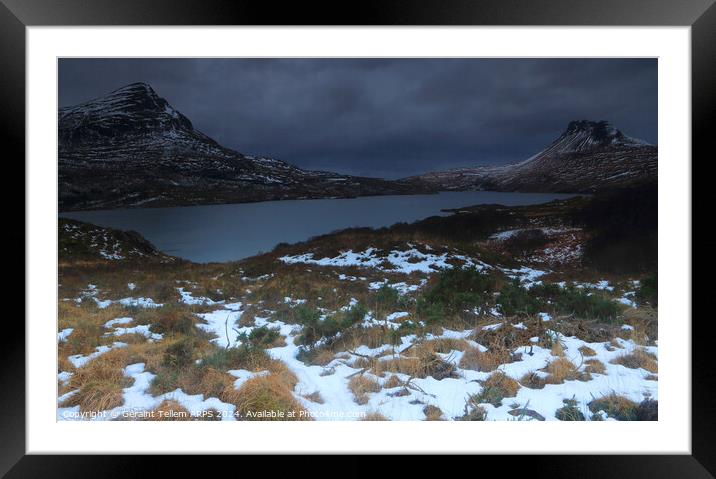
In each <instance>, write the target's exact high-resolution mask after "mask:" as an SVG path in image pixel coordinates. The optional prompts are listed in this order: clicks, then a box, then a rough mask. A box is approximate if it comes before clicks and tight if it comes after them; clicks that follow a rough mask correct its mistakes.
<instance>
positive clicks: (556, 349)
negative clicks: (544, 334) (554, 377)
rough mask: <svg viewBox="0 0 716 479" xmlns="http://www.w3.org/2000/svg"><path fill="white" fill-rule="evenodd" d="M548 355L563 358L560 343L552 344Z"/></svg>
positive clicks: (562, 348) (562, 349)
mask: <svg viewBox="0 0 716 479" xmlns="http://www.w3.org/2000/svg"><path fill="white" fill-rule="evenodd" d="M550 354H552V356H557V357H564V347H562V343H561V342H560V341H555V342H554V343H552V349H551V351H550Z"/></svg>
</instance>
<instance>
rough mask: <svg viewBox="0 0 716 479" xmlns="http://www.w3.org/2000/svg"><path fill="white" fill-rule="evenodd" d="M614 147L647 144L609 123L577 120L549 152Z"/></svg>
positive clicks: (569, 125) (570, 123)
mask: <svg viewBox="0 0 716 479" xmlns="http://www.w3.org/2000/svg"><path fill="white" fill-rule="evenodd" d="M614 145H622V146H627V147H632V146H633V147H636V146H644V145H647V143H646V142H644V141H642V140H637V139H634V138H631V137H628V136H626V135H625V134H624V133H622V132H621V131H619V130H618V129H616V128H615V127H614V126H612V124H611V123H609V122H608V121H590V120H575V121H571V122H569V124H568V125H567V129H566V130H565V131H564V133H562V134H561V135H560V136H559V138H557V139H556V140H555V141H554V142H553V143H552V145H550V147H548V148H547V150H550V149H554V150H557V149H558V150H559V151H561V152H572V151H586V150H590V149H594V148H603V147H608V146H614ZM552 147H554V148H552Z"/></svg>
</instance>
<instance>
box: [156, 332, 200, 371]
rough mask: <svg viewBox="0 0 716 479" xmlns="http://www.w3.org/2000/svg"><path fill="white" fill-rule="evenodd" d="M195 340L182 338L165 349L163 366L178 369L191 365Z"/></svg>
mask: <svg viewBox="0 0 716 479" xmlns="http://www.w3.org/2000/svg"><path fill="white" fill-rule="evenodd" d="M195 346H196V340H195V339H194V338H183V339H181V340H179V341H177V342H176V343H174V344H172V345H170V346H169V347H167V349H166V350H165V351H164V357H163V358H162V361H163V363H164V366H167V367H170V368H174V369H180V368H182V367H184V366H187V365H189V364H192V362H193V359H194V349H195Z"/></svg>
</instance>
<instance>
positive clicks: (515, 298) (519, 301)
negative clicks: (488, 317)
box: [497, 280, 542, 316]
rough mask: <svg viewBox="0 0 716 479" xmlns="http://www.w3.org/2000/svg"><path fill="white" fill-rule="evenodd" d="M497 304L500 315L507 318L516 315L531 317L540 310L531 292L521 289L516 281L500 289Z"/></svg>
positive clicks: (539, 305) (538, 302) (537, 301)
mask: <svg viewBox="0 0 716 479" xmlns="http://www.w3.org/2000/svg"><path fill="white" fill-rule="evenodd" d="M497 304H499V305H500V309H501V310H502V313H503V314H505V315H507V316H513V315H515V314H517V313H526V314H530V315H531V314H535V313H538V312H539V311H540V310H541V309H542V308H541V303H540V301H539V300H538V299H537V298H536V297H535V296H534V295H533V294H532V291H531V290H527V289H526V288H524V287H522V286H521V285H520V283H519V281H518V280H513V281H511V282H509V283H507V284H505V285H504V286H503V287H502V289H501V290H500V296H499V298H498V299H497Z"/></svg>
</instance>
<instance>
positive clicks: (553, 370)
mask: <svg viewBox="0 0 716 479" xmlns="http://www.w3.org/2000/svg"><path fill="white" fill-rule="evenodd" d="M545 371H547V373H548V374H549V376H547V379H546V382H547V383H548V384H562V383H563V382H564V381H567V380H573V379H578V378H579V371H577V367H576V366H575V365H574V363H573V362H572V361H570V360H569V359H567V358H557V359H555V360H554V361H551V362H550V363H549V364H548V365H547V367H546V368H545Z"/></svg>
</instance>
